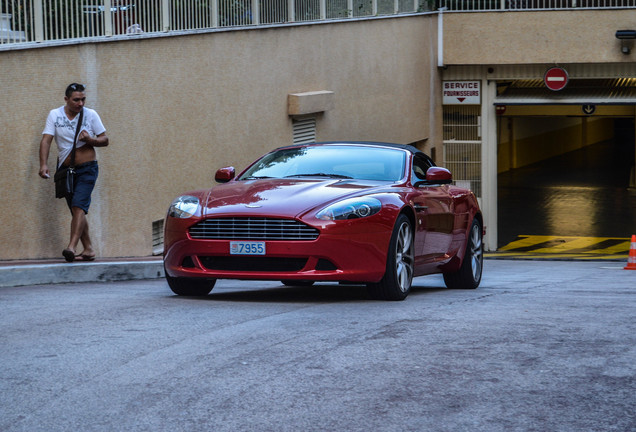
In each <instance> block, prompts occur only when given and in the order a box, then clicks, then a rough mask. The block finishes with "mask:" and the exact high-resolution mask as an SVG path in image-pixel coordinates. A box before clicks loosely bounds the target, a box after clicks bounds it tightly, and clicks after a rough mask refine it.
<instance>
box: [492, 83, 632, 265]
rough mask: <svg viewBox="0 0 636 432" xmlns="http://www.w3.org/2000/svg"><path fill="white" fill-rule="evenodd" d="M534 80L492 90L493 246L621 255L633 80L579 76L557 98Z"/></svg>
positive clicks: (628, 220) (627, 214)
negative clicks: (494, 152)
mask: <svg viewBox="0 0 636 432" xmlns="http://www.w3.org/2000/svg"><path fill="white" fill-rule="evenodd" d="M536 81H537V80H533V81H532V82H529V81H516V82H507V83H501V84H500V85H499V87H500V88H498V95H497V98H496V106H497V109H496V112H497V120H496V121H497V214H498V215H497V221H498V222H497V233H498V235H497V248H498V250H500V251H501V250H509V251H515V250H516V251H525V252H527V251H540V252H544V253H545V252H548V253H550V252H553V253H554V252H562V253H572V254H576V253H579V254H583V253H586V254H588V256H589V254H590V253H593V252H598V254H604V255H612V254H623V255H624V254H625V253H626V251H627V250H628V249H629V239H630V237H631V235H632V234H636V170H635V168H634V166H635V161H636V154H635V147H636V136H635V128H636V126H635V124H634V118H635V114H636V105H635V104H634V102H633V100H632V98H633V96H634V95H633V92H634V87H632V85H631V83H627V82H623V83H621V82H620V81H619V80H578V82H577V81H573V82H572V83H571V84H570V85H569V88H568V89H566V90H567V91H566V90H564V93H559V94H558V96H556V95H555V94H554V92H550V91H549V90H547V89H545V88H544V87H543V86H541V85H540V83H537V82H536ZM592 255H593V254H592Z"/></svg>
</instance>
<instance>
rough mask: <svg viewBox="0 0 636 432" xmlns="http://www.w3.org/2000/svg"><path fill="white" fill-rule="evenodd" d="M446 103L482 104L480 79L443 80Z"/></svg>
mask: <svg viewBox="0 0 636 432" xmlns="http://www.w3.org/2000/svg"><path fill="white" fill-rule="evenodd" d="M442 87H443V90H444V100H443V104H444V105H480V104H481V82H480V81H443V82H442Z"/></svg>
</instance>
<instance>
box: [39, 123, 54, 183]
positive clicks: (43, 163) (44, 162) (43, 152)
mask: <svg viewBox="0 0 636 432" xmlns="http://www.w3.org/2000/svg"><path fill="white" fill-rule="evenodd" d="M52 142H53V135H48V134H42V141H40V172H39V173H38V174H39V175H40V177H42V178H45V179H46V178H49V177H51V173H50V172H49V165H48V161H49V152H50V151H51V143H52Z"/></svg>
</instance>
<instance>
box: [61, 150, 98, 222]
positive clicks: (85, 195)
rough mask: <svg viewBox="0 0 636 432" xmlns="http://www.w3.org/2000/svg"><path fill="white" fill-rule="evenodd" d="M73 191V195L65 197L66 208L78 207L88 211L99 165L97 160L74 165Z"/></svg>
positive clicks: (85, 211)
mask: <svg viewBox="0 0 636 432" xmlns="http://www.w3.org/2000/svg"><path fill="white" fill-rule="evenodd" d="M75 172H76V174H75V191H74V192H73V196H71V197H66V204H68V208H69V209H71V208H72V207H79V208H81V209H82V210H84V213H88V208H89V207H90V205H91V193H92V192H93V188H94V187H95V182H97V175H98V174H99V167H98V166H97V161H91V162H85V163H83V164H79V165H77V166H76V167H75Z"/></svg>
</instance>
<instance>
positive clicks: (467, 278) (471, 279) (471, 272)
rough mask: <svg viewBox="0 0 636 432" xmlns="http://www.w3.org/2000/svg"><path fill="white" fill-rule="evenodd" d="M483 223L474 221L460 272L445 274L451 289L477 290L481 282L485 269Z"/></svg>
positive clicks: (445, 280) (447, 284)
mask: <svg viewBox="0 0 636 432" xmlns="http://www.w3.org/2000/svg"><path fill="white" fill-rule="evenodd" d="M482 235H483V230H482V229H481V223H480V222H479V221H478V220H477V219H473V223H472V225H471V227H470V231H469V233H468V239H467V241H466V253H465V254H464V262H462V266H461V267H460V268H459V270H458V271H456V272H453V273H444V283H445V284H446V286H447V287H448V288H451V289H475V288H477V287H478V286H479V283H480V282H481V274H482V272H483V268H484V243H483V239H482Z"/></svg>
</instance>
